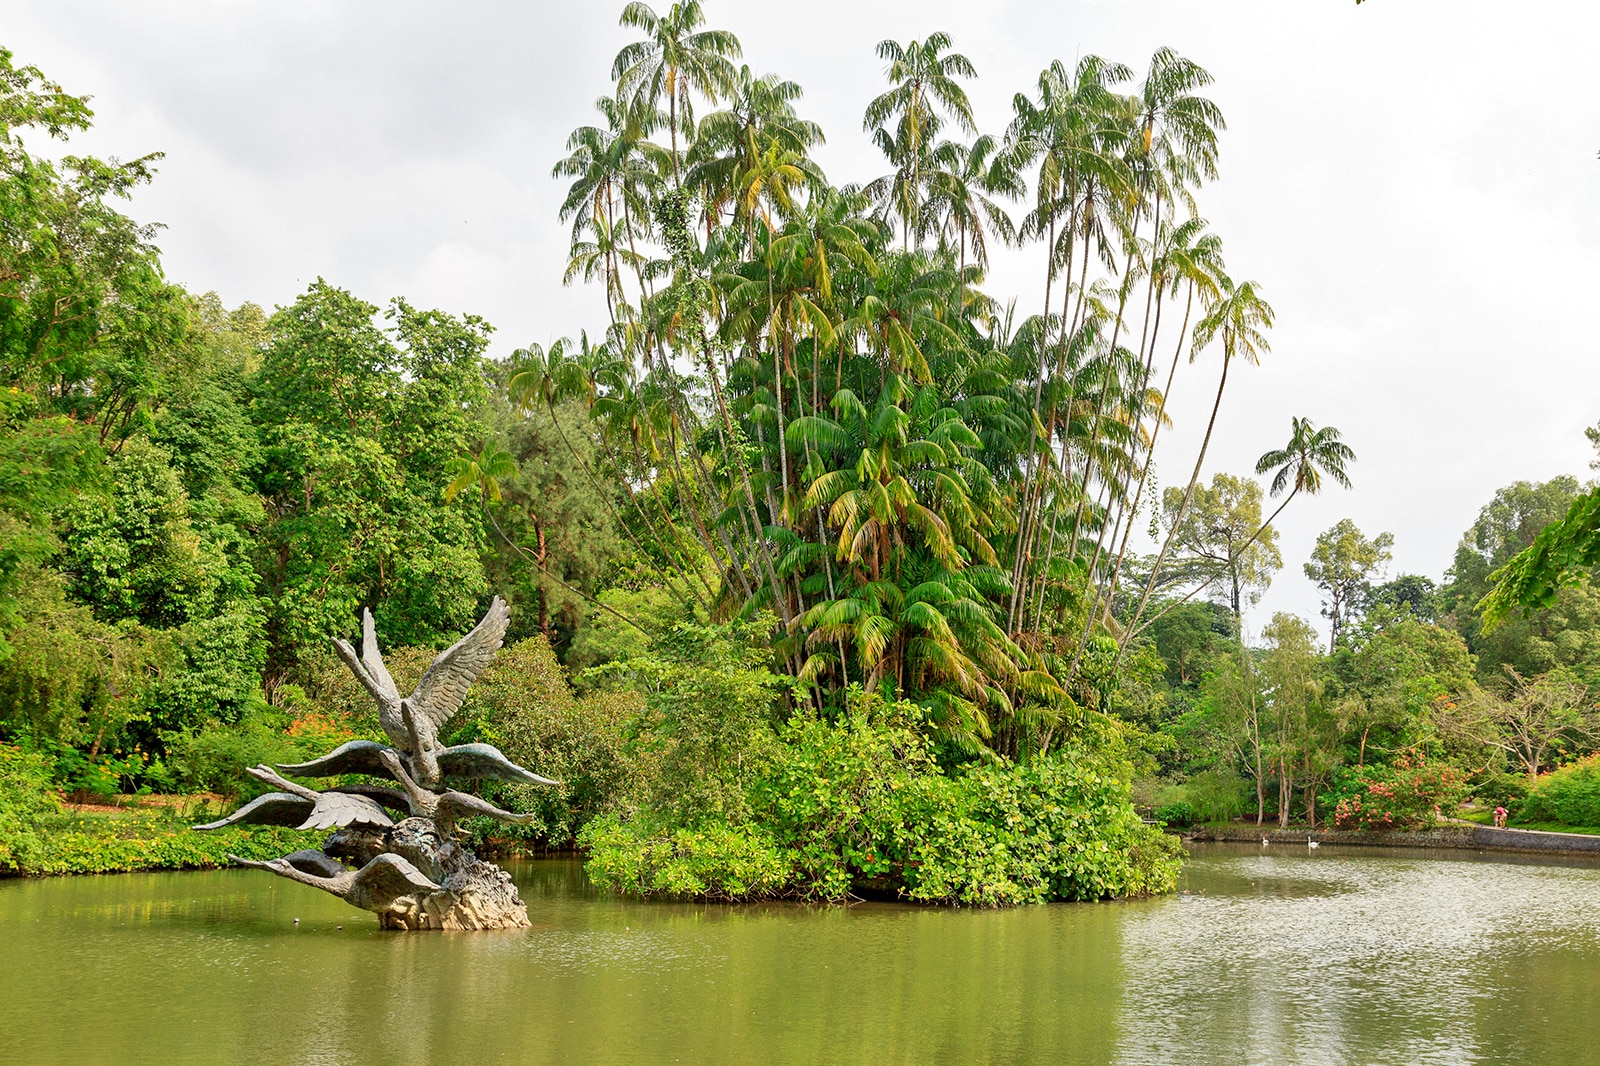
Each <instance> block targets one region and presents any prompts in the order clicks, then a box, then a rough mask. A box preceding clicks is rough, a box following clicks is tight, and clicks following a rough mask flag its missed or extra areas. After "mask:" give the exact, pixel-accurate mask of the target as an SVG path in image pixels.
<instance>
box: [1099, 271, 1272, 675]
mask: <svg viewBox="0 0 1600 1066" xmlns="http://www.w3.org/2000/svg"><path fill="white" fill-rule="evenodd" d="M1272 320H1273V312H1272V305H1271V304H1269V303H1267V302H1266V301H1265V300H1263V299H1262V298H1261V295H1260V293H1259V292H1258V290H1257V286H1256V284H1255V282H1252V281H1245V282H1240V283H1238V284H1235V283H1234V281H1233V279H1232V278H1229V277H1226V276H1224V277H1222V278H1221V279H1220V283H1219V284H1218V287H1217V298H1216V302H1215V303H1214V304H1213V305H1212V306H1211V308H1210V309H1209V310H1208V311H1207V312H1206V314H1205V316H1204V317H1202V318H1201V319H1200V321H1199V322H1198V323H1196V324H1195V327H1194V343H1193V345H1192V346H1191V348H1190V354H1189V360H1190V362H1193V361H1194V358H1195V356H1196V355H1198V354H1199V352H1200V351H1201V349H1203V348H1205V347H1206V346H1207V345H1208V344H1210V343H1211V341H1212V340H1213V339H1215V338H1217V337H1221V339H1222V374H1221V377H1220V378H1219V379H1218V381H1217V397H1216V400H1215V401H1214V402H1213V403H1212V405H1211V417H1210V419H1209V420H1207V422H1206V433H1205V437H1204V438H1203V439H1202V440H1201V441H1200V452H1199V454H1198V455H1197V456H1196V457H1195V461H1194V470H1193V472H1191V473H1190V475H1189V484H1188V486H1187V487H1186V488H1185V489H1184V491H1183V503H1182V504H1181V505H1180V506H1179V508H1178V511H1177V514H1176V515H1175V516H1174V518H1173V524H1172V530H1173V531H1175V530H1177V529H1178V528H1179V527H1180V526H1181V525H1182V524H1183V519H1184V516H1185V515H1186V514H1187V513H1188V511H1189V503H1190V501H1191V500H1192V499H1193V498H1194V487H1195V484H1196V483H1197V482H1198V481H1199V480H1200V468H1201V466H1202V465H1203V464H1204V463H1205V460H1206V450H1207V448H1209V447H1210V445H1211V434H1212V432H1213V431H1214V430H1215V429H1216V426H1217V411H1218V410H1219V409H1220V408H1221V407H1222V393H1223V390H1224V389H1226V388H1227V385H1228V368H1229V367H1230V366H1231V365H1232V363H1233V360H1234V358H1235V357H1236V356H1238V357H1242V358H1244V359H1245V360H1246V361H1247V362H1249V363H1251V364H1252V365H1259V364H1260V362H1261V353H1262V352H1265V351H1270V350H1271V346H1270V345H1269V344H1268V343H1267V337H1266V334H1265V333H1264V332H1262V331H1263V330H1265V329H1269V328H1271V326H1272ZM1173 536H1174V533H1173V532H1172V531H1169V532H1168V534H1167V536H1166V538H1165V540H1163V542H1162V544H1161V551H1160V552H1159V553H1158V554H1157V555H1156V561H1155V565H1154V566H1153V567H1152V568H1151V570H1150V577H1149V579H1148V580H1147V581H1146V582H1145V588H1144V593H1143V595H1141V596H1140V597H1139V606H1138V608H1137V609H1136V610H1135V611H1134V613H1133V617H1132V618H1131V619H1130V621H1129V623H1128V626H1127V628H1126V629H1125V630H1124V634H1125V638H1124V640H1123V642H1122V648H1123V649H1124V650H1126V649H1127V646H1128V645H1127V641H1128V640H1129V639H1131V637H1132V635H1133V634H1134V633H1136V632H1138V630H1139V629H1140V628H1142V627H1140V626H1139V620H1140V619H1141V618H1142V617H1143V615H1144V611H1145V608H1146V606H1148V604H1149V602H1150V594H1151V592H1153V591H1154V589H1155V586H1156V581H1157V579H1158V578H1159V577H1160V574H1161V566H1162V564H1163V563H1165V562H1166V559H1167V554H1168V553H1169V552H1170V551H1171V550H1172V541H1173Z"/></svg>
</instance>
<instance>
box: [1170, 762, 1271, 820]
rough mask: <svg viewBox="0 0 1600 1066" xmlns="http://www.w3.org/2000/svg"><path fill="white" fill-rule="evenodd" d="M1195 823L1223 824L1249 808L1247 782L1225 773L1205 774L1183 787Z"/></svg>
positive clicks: (1220, 771) (1218, 770)
mask: <svg viewBox="0 0 1600 1066" xmlns="http://www.w3.org/2000/svg"><path fill="white" fill-rule="evenodd" d="M1183 791H1184V798H1185V800H1186V802H1187V803H1188V804H1189V806H1190V807H1191V808H1193V810H1194V820H1195V821H1197V822H1227V821H1232V820H1233V819H1235V818H1237V817H1239V815H1241V814H1243V813H1244V811H1245V809H1246V807H1247V806H1248V807H1253V806H1254V803H1253V798H1252V796H1251V786H1250V782H1248V781H1246V780H1245V779H1244V778H1242V777H1240V776H1239V775H1238V774H1236V773H1234V772H1233V771H1232V770H1228V769H1216V770H1205V771H1203V772H1201V773H1198V774H1195V775H1194V776H1193V777H1191V778H1189V780H1188V781H1186V782H1185V783H1184V787H1183Z"/></svg>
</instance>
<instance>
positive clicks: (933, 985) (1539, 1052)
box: [0, 847, 1600, 1066]
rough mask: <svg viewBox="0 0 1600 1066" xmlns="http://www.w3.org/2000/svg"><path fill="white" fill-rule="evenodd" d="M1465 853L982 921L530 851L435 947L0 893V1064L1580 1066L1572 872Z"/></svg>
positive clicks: (1364, 855)
mask: <svg viewBox="0 0 1600 1066" xmlns="http://www.w3.org/2000/svg"><path fill="white" fill-rule="evenodd" d="M1472 860H1473V857H1472V856H1464V857H1462V858H1461V859H1460V860H1444V859H1439V858H1434V857H1426V856H1422V855H1419V854H1417V853H1398V854H1375V853H1373V852H1370V851H1363V852H1358V853H1343V854H1341V853H1339V852H1338V851H1337V850H1336V849H1333V848H1324V849H1321V852H1320V854H1318V853H1309V854H1302V853H1296V852H1294V851H1291V850H1288V849H1285V850H1282V851H1278V850H1275V851H1274V853H1272V854H1262V853H1261V852H1260V851H1259V849H1239V848H1233V849H1228V848H1224V847H1213V848H1210V849H1207V850H1203V851H1200V852H1198V853H1197V854H1196V857H1195V859H1194V861H1193V862H1192V863H1191V864H1190V865H1189V867H1188V868H1187V873H1186V875H1185V885H1184V888H1185V894H1183V895H1180V896H1177V897H1173V898H1169V899H1164V900H1156V901H1147V902H1141V903H1129V904H1097V905H1076V906H1056V907H1035V908H1025V909H1019V910H1011V911H935V910H925V909H918V908H911V907H899V906H893V905H883V904H866V905H861V906H856V907H849V908H843V907H805V906H799V905H772V906H761V907H740V908H736V907H715V906H692V905H663V904H641V903H635V902H626V901H619V900H615V899H607V898H600V897H598V896H597V895H596V894H595V893H594V892H593V891H592V890H591V889H590V888H589V886H588V885H587V882H586V881H585V880H584V879H583V876H582V872H581V869H580V868H579V867H578V866H577V864H576V863H572V862H563V861H540V862H534V863H526V864H522V865H520V866H518V867H517V868H516V869H515V871H514V872H515V874H516V876H517V879H518V882H519V884H520V885H521V886H522V892H523V898H524V899H525V900H527V902H528V904H529V916H530V918H531V919H532V921H533V928H532V929H531V930H526V931H515V932H508V933H491V934H481V933H479V934H433V935H400V934H393V933H382V932H380V931H378V930H377V929H376V928H375V923H373V922H372V921H371V920H370V918H369V917H368V916H365V915H362V914H359V913H357V912H354V911H352V910H350V909H348V908H347V907H345V905H344V904H343V903H341V902H340V901H338V900H335V899H332V898H331V897H324V896H321V895H319V894H317V893H314V892H311V891H309V890H306V889H304V888H303V887H301V886H298V885H293V884H289V883H288V882H284V881H281V880H278V879H275V878H271V877H267V876H264V875H260V874H257V873H255V872H253V871H238V872H234V871H219V872H213V873H195V874H159V875H139V876H126V877H105V878H72V879H53V880H46V881H28V882H0V1002H4V1003H6V1004H7V1008H8V1009H7V1010H5V1011H3V1012H0V1059H3V1060H4V1061H5V1062H7V1063H10V1062H18V1063H38V1064H41V1066H48V1064H51V1063H58V1062H59V1063H68V1062H70V1063H102V1062H103V1063H145V1062H148V1063H188V1062H195V1063H212V1062H227V1063H273V1064H300V1063H304V1064H308V1066H319V1064H323V1063H327V1064H335V1063H337V1064H344V1063H352V1062H373V1063H385V1064H390V1063H393V1064H397V1066H405V1064H413V1063H415V1064H427V1063H446V1062H448V1063H456V1062H473V1063H500V1062H504V1063H519V1064H520V1063H530V1064H538V1063H563V1064H568V1063H572V1064H580V1063H670V1062H685V1063H690V1062H693V1063H791V1062H793V1063H857V1062H859V1063H933V1062H941V1063H942V1062H961V1063H1033V1062H1038V1063H1067V1064H1074V1063H1095V1064H1101V1063H1108V1062H1122V1063H1128V1064H1136V1063H1213V1062H1215V1063H1224V1062H1225V1063H1228V1064H1230V1066H1233V1064H1243V1063H1319V1064H1320V1063H1345V1062H1362V1063H1366V1062H1408V1063H1409V1062H1417V1063H1433V1062H1440V1063H1455V1062H1473V1061H1481V1062H1497V1063H1498V1062H1535V1061H1545V1062H1559V1061H1582V1060H1583V1059H1584V1058H1586V1057H1588V1056H1587V1054H1586V1052H1587V1051H1588V1050H1589V1049H1588V1046H1587V1044H1588V1043H1589V1040H1588V1036H1587V1032H1586V1025H1585V1019H1586V1015H1587V1012H1588V1010H1589V1009H1592V1007H1593V1005H1594V1004H1595V1003H1596V1002H1600V998H1597V997H1600V983H1597V982H1600V977H1597V974H1600V966H1597V963H1600V926H1597V915H1596V912H1595V907H1594V904H1595V901H1596V899H1597V897H1600V870H1596V869H1595V868H1594V867H1592V866H1588V865H1582V866H1559V865H1512V864H1498V863H1483V862H1479V861H1472ZM296 917H298V918H300V924H299V925H298V926H297V925H295V923H294V921H293V919H294V918H296Z"/></svg>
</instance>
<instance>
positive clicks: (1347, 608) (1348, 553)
mask: <svg viewBox="0 0 1600 1066" xmlns="http://www.w3.org/2000/svg"><path fill="white" fill-rule="evenodd" d="M1393 546H1394V534H1392V533H1379V534H1378V535H1377V536H1376V537H1373V538H1372V539H1371V540H1368V539H1367V537H1366V536H1365V535H1363V534H1362V532H1361V530H1359V529H1357V528H1356V524H1355V523H1354V522H1352V521H1350V519H1348V518H1342V519H1340V520H1339V521H1338V522H1337V523H1336V524H1334V526H1333V527H1332V528H1330V529H1327V530H1324V531H1323V532H1322V533H1321V534H1320V535H1318V537H1317V544H1316V547H1314V548H1313V549H1311V559H1310V561H1308V562H1307V563H1306V566H1305V570H1306V577H1309V578H1310V579H1311V580H1312V581H1313V582H1315V583H1316V586H1317V587H1318V588H1320V589H1321V590H1322V593H1323V596H1324V597H1325V599H1324V600H1323V604H1322V615H1323V617H1324V618H1327V619H1329V620H1330V621H1331V622H1332V623H1333V632H1332V635H1331V636H1330V637H1329V638H1328V650H1329V652H1330V653H1331V652H1333V651H1337V650H1338V648H1339V634H1340V632H1341V631H1342V630H1343V629H1344V628H1345V627H1346V626H1348V625H1349V623H1350V620H1351V618H1352V616H1353V615H1354V613H1355V612H1357V611H1359V610H1360V609H1362V607H1363V606H1364V604H1365V602H1366V600H1367V598H1368V596H1369V595H1370V587H1371V580H1372V577H1373V576H1374V575H1375V574H1378V573H1379V572H1381V571H1382V570H1383V568H1384V567H1385V566H1387V565H1388V563H1389V560H1390V558H1391V555H1390V552H1389V549H1390V548H1392V547H1393Z"/></svg>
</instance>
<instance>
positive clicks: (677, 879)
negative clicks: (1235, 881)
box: [580, 693, 1180, 906]
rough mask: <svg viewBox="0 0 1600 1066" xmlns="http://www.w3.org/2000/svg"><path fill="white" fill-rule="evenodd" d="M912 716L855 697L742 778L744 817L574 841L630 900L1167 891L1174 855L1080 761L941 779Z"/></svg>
mask: <svg viewBox="0 0 1600 1066" xmlns="http://www.w3.org/2000/svg"><path fill="white" fill-rule="evenodd" d="M919 715H920V711H919V710H918V709H917V708H915V707H912V706H910V705H905V704H899V705H894V706H891V707H885V706H884V705H883V704H882V703H881V701H878V700H876V699H873V698H867V697H862V696H861V695H860V694H859V693H856V694H855V698H854V699H853V700H852V709H851V713H849V714H848V715H846V716H844V717H843V718H841V719H840V720H838V721H825V720H821V719H818V718H813V717H807V716H798V717H796V718H795V719H793V720H791V721H790V722H789V723H788V724H787V725H786V726H784V727H783V729H782V731H781V733H780V734H779V736H778V737H777V743H776V744H775V745H773V746H772V747H770V748H769V749H767V750H766V751H765V752H764V753H763V757H762V758H761V759H760V761H759V765H757V766H755V767H753V768H752V770H751V779H750V782H749V788H748V794H747V811H748V816H747V817H745V818H742V819H740V818H733V817H730V816H729V814H728V813H727V812H726V811H714V812H710V813H709V814H708V815H707V816H706V817H703V818H701V819H698V820H696V819H692V818H688V819H685V818H682V817H679V816H680V815H682V814H683V813H684V812H682V811H681V810H679V811H675V812H673V813H672V815H670V816H668V815H664V814H663V813H662V812H661V811H659V810H657V809H654V808H651V807H645V808H644V809H642V810H641V811H640V812H639V813H638V814H636V815H635V816H634V817H631V818H624V817H621V816H619V815H613V816H609V817H607V818H604V819H601V820H597V821H595V822H592V823H590V826H589V827H588V828H587V829H586V830H585V831H584V832H583V834H582V835H581V838H580V839H581V841H582V843H583V844H584V845H585V846H586V847H588V848H589V852H590V858H589V870H590V876H591V877H593V878H594V879H595V880H596V881H597V882H598V883H600V884H602V885H606V886H609V887H612V888H616V889H620V890H622V891H627V892H633V893H637V894H641V895H651V894H663V895H688V896H704V897H712V898H726V899H750V898H760V897H770V896H791V897H800V898H820V899H840V898H843V897H844V896H846V895H847V894H849V893H850V892H851V891H852V890H865V889H875V890H879V891H892V892H894V893H895V894H897V895H899V896H900V897H902V898H905V899H910V900H917V901H920V902H927V903H960V904H973V905H980V906H993V905H1005V904H1017V903H1032V902H1043V901H1046V900H1051V899H1068V900H1079V899H1103V898H1108V897H1123V896H1136V895H1145V894H1149V893H1153V892H1164V891H1169V890H1170V889H1171V887H1172V884H1173V882H1174V879H1175V878H1176V874H1177V867H1178V855H1179V854H1180V848H1179V846H1178V844H1177V843H1176V842H1175V841H1173V840H1172V839H1171V838H1169V837H1167V836H1166V835H1165V834H1163V833H1161V832H1160V831H1159V830H1158V829H1155V828H1154V827H1151V826H1146V825H1144V824H1143V823H1142V822H1140V820H1139V818H1138V815H1137V814H1136V813H1135V812H1134V809H1133V806H1132V804H1131V802H1130V801H1129V796H1128V786H1127V784H1126V783H1125V781H1124V780H1123V779H1122V777H1121V776H1119V775H1118V774H1116V773H1113V772H1112V770H1114V769H1115V768H1114V767H1112V768H1108V767H1106V766H1103V765H1100V763H1099V761H1098V760H1096V759H1094V758H1092V757H1090V756H1088V755H1086V754H1085V753H1082V752H1075V751H1070V750H1069V751H1065V752H1062V753H1059V754H1056V755H1052V756H1050V757H1048V758H1043V759H1038V760H1036V761H1034V762H1032V763H1028V764H1025V765H1014V764H1010V763H998V764H995V765H978V766H975V767H969V768H967V769H966V770H964V771H962V772H960V773H958V774H957V775H956V776H953V777H951V776H946V775H945V774H943V773H941V772H940V770H939V768H938V766H937V764H936V762H935V760H934V758H933V755H932V753H931V752H930V750H929V746H928V743H927V741H926V740H925V739H924V737H923V734H922V732H921V730H920V728H919V722H918V717H919Z"/></svg>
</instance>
